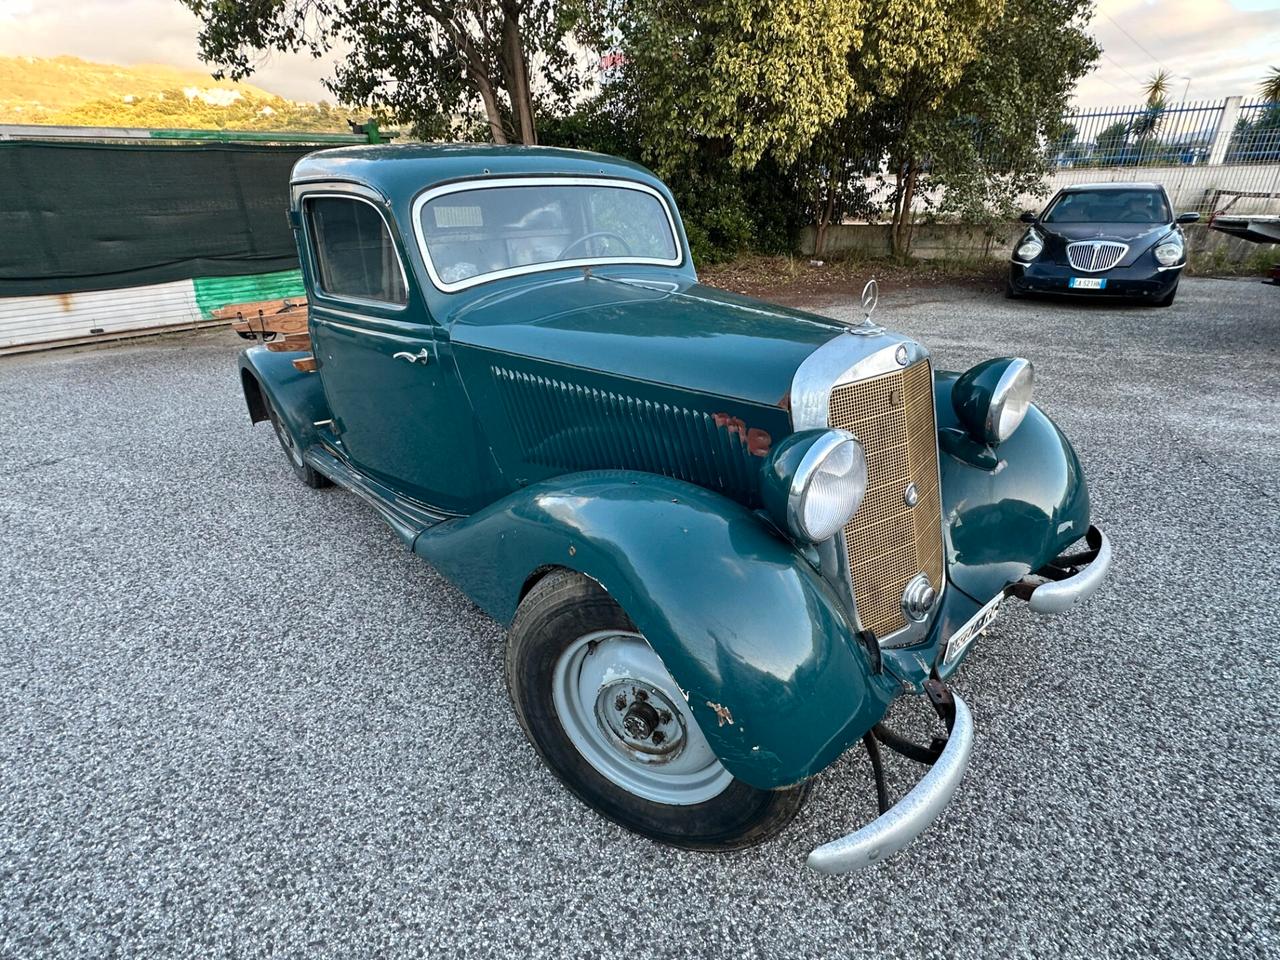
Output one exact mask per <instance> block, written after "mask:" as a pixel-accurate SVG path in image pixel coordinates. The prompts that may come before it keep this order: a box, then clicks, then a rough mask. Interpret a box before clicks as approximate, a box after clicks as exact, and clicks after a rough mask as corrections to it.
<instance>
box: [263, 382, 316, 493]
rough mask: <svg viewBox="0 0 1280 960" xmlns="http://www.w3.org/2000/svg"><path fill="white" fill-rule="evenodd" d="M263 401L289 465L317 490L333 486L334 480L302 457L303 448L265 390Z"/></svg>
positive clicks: (304, 481)
mask: <svg viewBox="0 0 1280 960" xmlns="http://www.w3.org/2000/svg"><path fill="white" fill-rule="evenodd" d="M262 402H263V404H264V405H265V406H266V408H267V418H268V419H269V420H270V421H271V429H272V430H274V431H275V432H276V439H277V440H279V441H280V447H281V449H283V450H284V453H285V456H286V457H288V458H289V466H291V467H292V468H293V472H294V473H295V474H296V475H297V477H298V479H299V480H301V481H302V482H303V483H305V484H306V485H307V486H308V487H312V488H314V489H316V490H320V489H323V488H324V487H331V486H333V481H332V480H330V479H329V478H328V477H326V476H325V475H324V474H323V473H320V472H319V471H318V470H316V469H315V468H314V467H312V466H311V465H310V464H308V463H307V462H306V461H305V460H303V459H302V450H301V449H300V448H299V447H298V441H297V440H296V439H294V436H293V433H292V432H291V431H290V430H289V428H288V427H286V426H285V425H284V421H283V420H281V419H280V414H279V413H278V412H276V408H275V405H274V404H273V403H272V402H271V398H270V397H268V396H267V394H266V391H265V390H264V391H263V392H262Z"/></svg>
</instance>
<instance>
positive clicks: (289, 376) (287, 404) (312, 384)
mask: <svg viewBox="0 0 1280 960" xmlns="http://www.w3.org/2000/svg"><path fill="white" fill-rule="evenodd" d="M305 356H307V354H306V353H300V352H295V351H288V352H284V351H274V350H268V349H267V348H266V347H264V346H256V347H250V348H249V349H247V350H244V351H242V352H241V353H240V385H241V387H242V388H243V390H244V399H245V403H246V405H247V406H248V407H249V419H250V420H252V421H253V422H254V423H259V422H260V421H263V420H266V419H267V408H266V405H265V403H264V402H263V398H264V396H265V397H269V398H270V400H271V405H272V406H273V407H275V409H276V411H277V412H278V413H279V414H280V417H281V419H282V420H283V421H284V423H285V426H287V427H288V428H289V430H290V431H291V432H292V433H293V436H294V439H295V440H296V441H297V442H298V445H299V446H300V447H301V448H302V449H304V450H305V449H306V448H307V447H309V446H311V445H312V444H313V443H315V442H316V426H315V425H316V423H318V422H323V421H325V420H328V419H330V414H329V404H328V401H326V400H325V397H324V388H323V387H322V386H321V384H320V375H319V374H318V373H303V372H302V371H301V370H299V369H298V368H297V367H295V366H294V365H293V361H294V360H296V359H298V358H299V357H305Z"/></svg>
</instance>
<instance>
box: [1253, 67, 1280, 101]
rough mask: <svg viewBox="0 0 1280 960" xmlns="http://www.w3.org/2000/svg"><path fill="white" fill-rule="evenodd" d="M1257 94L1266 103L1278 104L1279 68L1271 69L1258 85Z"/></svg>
mask: <svg viewBox="0 0 1280 960" xmlns="http://www.w3.org/2000/svg"><path fill="white" fill-rule="evenodd" d="M1258 93H1260V94H1262V99H1263V100H1265V101H1267V103H1280V67H1272V68H1271V72H1270V73H1268V74H1267V75H1266V76H1265V77H1264V78H1263V80H1262V82H1261V83H1260V84H1258Z"/></svg>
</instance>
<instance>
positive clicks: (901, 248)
mask: <svg viewBox="0 0 1280 960" xmlns="http://www.w3.org/2000/svg"><path fill="white" fill-rule="evenodd" d="M898 169H899V174H898V175H899V178H900V179H899V181H898V198H897V200H898V202H897V203H896V204H895V208H894V219H895V223H894V225H893V255H894V256H895V257H905V256H906V255H907V254H908V253H909V252H910V251H911V225H912V216H911V202H912V200H914V199H915V194H916V162H915V158H913V157H912V158H908V159H907V160H906V161H904V163H903V164H902V165H901V166H900V167H899V168H898ZM903 170H905V174H906V175H905V179H903Z"/></svg>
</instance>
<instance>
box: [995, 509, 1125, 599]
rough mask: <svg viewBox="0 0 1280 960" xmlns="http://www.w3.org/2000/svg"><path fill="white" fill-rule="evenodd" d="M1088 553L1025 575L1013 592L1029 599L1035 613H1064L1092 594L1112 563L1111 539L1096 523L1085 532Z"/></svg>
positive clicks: (1011, 589) (1067, 558) (1012, 589)
mask: <svg viewBox="0 0 1280 960" xmlns="http://www.w3.org/2000/svg"><path fill="white" fill-rule="evenodd" d="M1085 540H1086V542H1087V543H1088V545H1089V550H1088V552H1087V553H1085V554H1083V555H1080V556H1078V557H1073V556H1065V557H1059V558H1058V559H1057V560H1055V561H1054V562H1053V563H1051V564H1050V565H1049V566H1047V567H1045V569H1044V571H1042V572H1041V573H1042V574H1045V573H1047V574H1049V576H1043V575H1039V574H1038V575H1036V576H1031V577H1025V578H1023V579H1022V580H1020V581H1018V582H1017V583H1015V584H1014V585H1013V586H1012V587H1010V588H1009V592H1010V593H1012V594H1013V595H1014V596H1016V597H1019V598H1021V599H1023V600H1026V601H1027V603H1028V604H1029V605H1030V607H1031V609H1032V610H1034V611H1035V612H1036V613H1063V612H1064V611H1066V610H1070V609H1071V608H1072V607H1074V606H1075V605H1076V604H1077V603H1079V602H1080V601H1082V600H1086V599H1088V598H1089V597H1091V596H1093V594H1094V592H1095V591H1096V590H1097V589H1098V587H1100V586H1102V581H1103V580H1105V579H1106V578H1107V571H1108V570H1109V569H1110V567H1111V541H1110V540H1108V539H1107V535H1106V534H1105V533H1103V532H1102V531H1101V530H1099V529H1098V528H1097V527H1090V528H1089V532H1088V533H1087V534H1086V535H1085Z"/></svg>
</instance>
